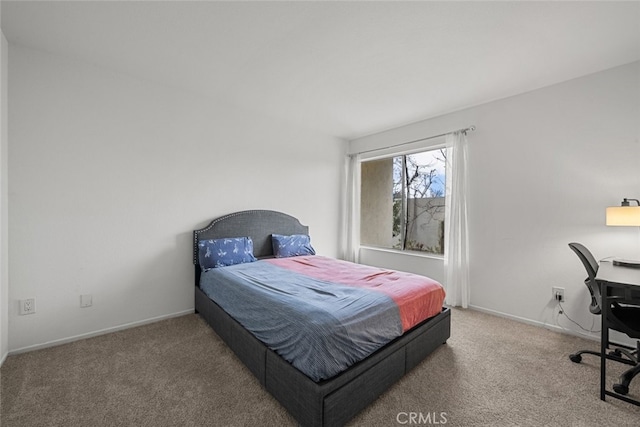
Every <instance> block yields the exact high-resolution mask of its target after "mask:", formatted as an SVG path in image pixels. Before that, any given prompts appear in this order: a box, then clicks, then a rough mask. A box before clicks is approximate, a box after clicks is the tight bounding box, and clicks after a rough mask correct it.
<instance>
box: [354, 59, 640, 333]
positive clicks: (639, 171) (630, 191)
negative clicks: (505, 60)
mask: <svg viewBox="0 0 640 427" xmlns="http://www.w3.org/2000/svg"><path fill="white" fill-rule="evenodd" d="M469 125H476V126H477V130H476V131H475V132H473V133H470V134H469V144H470V147H469V182H470V188H471V204H470V208H469V209H470V212H469V215H470V218H469V220H470V225H469V226H470V256H471V265H470V270H471V288H472V289H471V304H472V306H474V307H476V308H479V309H483V310H487V311H492V312H495V313H500V314H503V315H507V316H510V317H515V318H521V319H523V320H525V321H528V322H531V323H537V324H551V325H555V324H556V321H555V316H554V313H555V312H554V308H555V306H554V304H553V303H552V301H551V287H552V286H562V287H565V288H566V295H565V297H566V303H565V304H564V307H565V310H566V311H567V313H568V314H569V316H571V317H572V318H573V319H575V320H577V321H578V322H579V323H581V324H582V325H583V326H586V327H591V324H592V321H593V320H595V322H596V329H599V326H598V323H597V322H599V318H595V319H594V318H593V316H592V315H591V314H590V313H589V312H588V310H587V308H586V307H587V304H588V301H589V297H588V292H587V290H586V287H585V286H584V284H583V279H584V278H585V277H586V274H585V271H584V268H583V267H582V264H581V263H580V262H579V260H578V258H577V257H576V256H575V254H574V253H573V252H572V251H571V250H570V249H569V248H568V246H567V243H569V242H572V241H578V242H582V243H583V244H585V245H586V246H587V247H589V248H590V249H591V251H592V252H593V253H594V255H595V256H596V258H598V259H600V258H604V257H608V256H613V255H615V256H621V257H627V258H632V259H640V239H639V237H640V235H639V230H638V229H634V228H626V227H606V226H605V225H604V213H605V208H606V207H607V206H615V205H619V203H620V201H621V200H622V198H623V197H630V198H640V168H639V167H638V165H639V164H640V162H639V161H640V62H636V63H633V64H629V65H626V66H622V67H618V68H614V69H611V70H608V71H604V72H600V73H597V74H593V75H589V76H585V77H582V78H578V79H575V80H571V81H568V82H564V83H561V84H558V85H554V86H550V87H547V88H543V89H540V90H536V91H532V92H529V93H525V94H522V95H519V96H514V97H511V98H507V99H503V100H499V101H495V102H491V103H488V104H484V105H480V106H477V107H474V108H469V109H465V110H462V111H458V112H455V113H452V114H447V115H444V116H441V117H436V118H432V119H429V120H424V121H421V122H418V123H414V124H411V125H408V126H403V127H400V128H397V129H392V130H389V131H387V132H383V133H379V134H376V135H371V136H368V137H364V138H360V139H357V140H354V141H351V143H350V146H349V151H351V152H359V151H363V150H365V149H371V148H375V147H383V146H385V145H389V144H396V143H399V142H402V141H411V140H415V139H418V138H422V137H427V136H429V135H437V134H441V133H444V132H448V131H452V130H456V129H459V128H464V127H467V126H469ZM361 260H362V261H364V262H368V263H372V264H376V265H387V266H389V267H395V268H402V267H407V264H409V266H410V269H411V270H422V271H424V272H426V273H428V274H430V273H431V272H433V274H434V277H438V276H439V275H441V274H442V265H441V264H434V262H433V260H429V262H430V263H431V265H429V264H427V263H423V262H422V261H421V259H420V258H410V257H403V256H402V255H395V254H394V255H393V256H391V257H388V256H386V255H385V254H384V253H372V251H370V250H367V251H362V253H361ZM405 269H408V268H405ZM440 277H441V276H440ZM559 323H560V325H562V326H563V327H565V328H567V329H568V330H569V331H570V332H575V333H577V332H579V329H578V328H577V327H575V326H573V325H572V324H571V323H570V322H569V321H567V320H566V319H565V318H561V319H560V321H559Z"/></svg>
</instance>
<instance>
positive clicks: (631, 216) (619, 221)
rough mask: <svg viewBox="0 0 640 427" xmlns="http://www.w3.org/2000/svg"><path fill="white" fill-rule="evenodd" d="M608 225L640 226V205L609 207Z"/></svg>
mask: <svg viewBox="0 0 640 427" xmlns="http://www.w3.org/2000/svg"><path fill="white" fill-rule="evenodd" d="M607 225H616V226H635V227H640V206H611V207H608V208H607Z"/></svg>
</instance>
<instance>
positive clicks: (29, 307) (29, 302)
mask: <svg viewBox="0 0 640 427" xmlns="http://www.w3.org/2000/svg"><path fill="white" fill-rule="evenodd" d="M35 312H36V299H35V298H28V299H22V300H20V314H33V313H35Z"/></svg>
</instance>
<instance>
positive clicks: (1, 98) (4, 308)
mask: <svg viewBox="0 0 640 427" xmlns="http://www.w3.org/2000/svg"><path fill="white" fill-rule="evenodd" d="M1 9H2V5H1V4H0V22H1V21H2V19H1V17H2V12H1ZM8 52H9V47H8V44H7V39H6V38H5V37H4V34H3V33H2V29H0V365H2V362H3V361H4V360H5V358H6V357H7V354H8V351H9V303H8V301H9V264H8V259H9V254H8V246H7V242H8V236H9V233H8V208H7V206H8V205H7V194H8V184H7V183H8V180H7V177H8V168H7V143H8V126H7V77H8V69H7V68H8V67H7V64H8Z"/></svg>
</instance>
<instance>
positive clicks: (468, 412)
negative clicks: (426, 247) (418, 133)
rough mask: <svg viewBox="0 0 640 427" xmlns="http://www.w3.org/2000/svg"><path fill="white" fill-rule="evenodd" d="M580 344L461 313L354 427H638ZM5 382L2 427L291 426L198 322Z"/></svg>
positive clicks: (113, 338) (70, 356)
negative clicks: (602, 390)
mask: <svg viewBox="0 0 640 427" xmlns="http://www.w3.org/2000/svg"><path fill="white" fill-rule="evenodd" d="M578 348H580V349H581V348H592V349H597V348H598V344H597V343H595V342H593V341H588V340H584V339H580V338H577V337H572V336H567V335H563V334H558V333H555V332H551V331H548V330H545V329H542V328H537V327H534V326H529V325H524V324H521V323H517V322H514V321H511V320H507V319H502V318H499V317H494V316H490V315H487V314H483V313H479V312H475V311H469V310H454V311H453V320H452V336H451V338H450V339H449V341H448V343H447V344H446V345H443V346H442V347H441V348H439V349H438V350H436V352H435V353H433V354H432V355H431V356H430V357H429V358H428V359H427V360H425V361H424V362H423V363H422V364H421V365H419V366H418V367H417V368H416V369H414V370H413V371H411V372H410V373H409V374H408V375H407V376H405V377H404V378H403V379H402V380H400V381H399V382H398V383H396V385H395V386H393V387H392V388H391V389H390V390H389V391H387V392H386V393H385V394H384V395H382V396H381V397H380V398H379V399H378V400H377V401H376V402H374V403H373V404H372V405H371V406H370V407H368V408H367V409H365V410H364V411H363V412H361V413H360V414H359V415H358V416H357V417H356V418H354V419H353V420H352V421H351V423H350V425H353V426H399V425H417V424H418V423H420V424H422V425H436V424H438V423H439V424H440V425H447V426H563V427H564V426H638V425H640V408H639V407H635V406H632V405H630V404H627V403H625V402H621V401H618V400H617V399H613V398H608V399H607V401H606V402H602V401H600V399H599V360H597V358H596V357H590V356H585V359H584V361H583V363H582V364H579V365H578V364H574V363H572V362H570V361H569V359H568V357H567V355H568V354H569V353H571V352H572V351H574V350H575V349H578ZM608 366H611V369H610V371H613V370H614V368H618V367H619V366H621V365H618V364H615V363H614V362H611V363H610V364H609V365H608ZM614 379H615V376H612V377H611V379H610V381H609V384H611V383H612V382H613V380H614ZM0 381H1V388H0V389H1V393H2V395H1V400H0V402H1V406H0V410H1V417H0V421H1V425H2V427H11V426H65V427H71V426H83V427H84V426H154V427H156V426H223V425H229V426H286V425H295V421H294V420H293V419H292V418H291V417H290V416H289V415H288V414H287V412H286V411H285V410H284V409H283V408H282V407H281V406H280V405H279V404H278V403H277V402H276V401H275V400H274V399H273V398H272V397H271V396H270V395H269V394H268V393H267V392H265V391H264V390H263V389H262V388H261V387H260V385H259V384H258V382H257V381H256V380H255V379H254V377H253V376H252V375H251V374H250V373H249V372H248V371H247V370H246V369H245V368H244V366H243V365H242V364H241V363H240V362H239V361H238V360H237V359H236V358H235V356H234V355H233V353H232V352H231V351H230V350H229V349H228V348H227V347H226V346H225V345H224V344H223V343H222V341H221V340H220V339H219V338H218V337H217V336H216V335H215V333H214V332H213V331H212V330H211V329H210V328H209V326H208V325H207V324H206V323H205V322H204V321H203V320H201V319H200V317H198V316H197V315H188V316H183V317H179V318H174V319H170V320H166V321H162V322H158V323H154V324H151V325H146V326H142V327H138V328H134V329H129V330H126V331H121V332H117V333H113V334H109V335H103V336H100V337H96V338H91V339H87V340H83V341H78V342H74V343H71V344H66V345H62V346H58V347H53V348H49V349H45V350H40V351H34V352H30V353H24V354H19V355H15V356H10V357H9V358H7V360H6V361H5V363H4V365H3V366H2V369H1V370H0ZM630 394H631V395H633V396H634V397H636V398H640V378H638V379H636V380H635V382H634V383H632V387H631V392H630ZM410 413H415V414H417V415H415V418H413V421H414V423H413V424H410V422H411V419H410V418H409V417H410V416H411V415H410ZM436 421H437V422H436ZM429 422H431V424H429Z"/></svg>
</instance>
